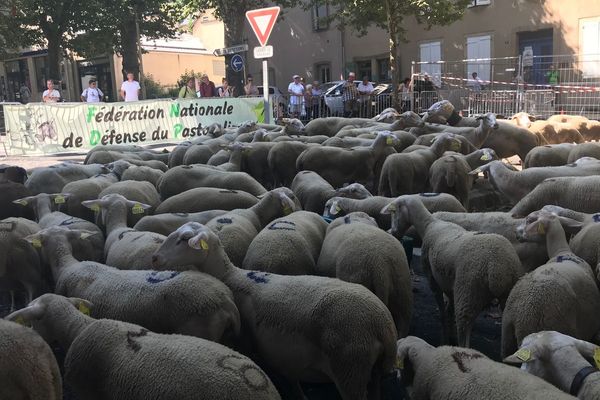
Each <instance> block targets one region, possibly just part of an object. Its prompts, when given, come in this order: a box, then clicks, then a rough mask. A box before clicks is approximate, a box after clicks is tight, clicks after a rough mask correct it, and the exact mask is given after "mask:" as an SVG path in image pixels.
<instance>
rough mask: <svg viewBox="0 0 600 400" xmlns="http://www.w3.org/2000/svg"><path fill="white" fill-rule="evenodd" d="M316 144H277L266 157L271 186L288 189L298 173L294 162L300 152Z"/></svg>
mask: <svg viewBox="0 0 600 400" xmlns="http://www.w3.org/2000/svg"><path fill="white" fill-rule="evenodd" d="M315 146H318V145H317V144H309V143H301V142H277V143H276V144H275V145H274V146H273V147H272V148H271V150H269V154H268V156H267V164H268V165H269V169H270V170H271V175H273V185H274V186H275V187H278V186H286V187H289V186H290V185H291V184H292V181H293V180H294V177H295V176H296V174H297V173H298V169H297V168H296V160H297V159H298V156H299V155H300V154H302V152H303V151H304V150H306V149H308V148H309V147H315Z"/></svg>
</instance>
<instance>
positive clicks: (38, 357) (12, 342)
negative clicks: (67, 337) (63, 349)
mask: <svg viewBox="0 0 600 400" xmlns="http://www.w3.org/2000/svg"><path fill="white" fill-rule="evenodd" d="M0 396H1V397H2V398H3V399H7V400H8V399H36V400H62V398H63V393H62V379H61V377H60V370H59V369H58V364H57V363H56V358H54V354H52V350H51V349H50V347H49V346H48V345H47V344H46V342H44V340H43V339H42V338H41V337H40V336H39V335H38V334H37V333H35V332H34V331H32V330H31V329H29V328H26V327H24V326H21V325H19V324H16V323H13V322H9V321H5V320H2V319H0Z"/></svg>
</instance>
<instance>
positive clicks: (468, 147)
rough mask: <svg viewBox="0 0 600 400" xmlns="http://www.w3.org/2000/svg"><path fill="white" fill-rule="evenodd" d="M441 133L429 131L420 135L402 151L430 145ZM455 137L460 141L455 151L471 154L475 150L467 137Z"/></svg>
mask: <svg viewBox="0 0 600 400" xmlns="http://www.w3.org/2000/svg"><path fill="white" fill-rule="evenodd" d="M441 135H443V133H429V134H426V135H421V136H419V137H418V138H417V139H416V140H415V141H414V143H413V144H412V145H411V146H409V147H407V148H406V149H404V150H402V152H403V153H410V152H413V151H415V150H418V149H422V148H426V147H430V146H431V145H432V144H433V143H434V142H435V140H436V139H437V138H438V137H439V136H441ZM456 139H458V140H459V141H460V148H458V149H456V150H455V151H456V152H457V153H460V154H463V155H467V154H471V153H472V152H474V151H477V147H476V146H475V145H473V143H471V142H469V139H467V138H466V137H464V136H462V135H457V136H456Z"/></svg>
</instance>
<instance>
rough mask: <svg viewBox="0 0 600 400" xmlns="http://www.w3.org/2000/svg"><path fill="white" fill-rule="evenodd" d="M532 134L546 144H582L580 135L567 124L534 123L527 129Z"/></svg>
mask: <svg viewBox="0 0 600 400" xmlns="http://www.w3.org/2000/svg"><path fill="white" fill-rule="evenodd" d="M527 129H529V130H530V131H531V132H533V133H534V134H536V135H538V136H541V137H543V138H544V140H545V141H546V142H548V144H560V143H583V142H584V141H585V139H584V138H583V136H582V135H581V133H580V132H579V131H578V130H577V129H576V128H574V127H573V126H572V125H571V124H569V123H561V122H554V123H553V122H548V121H542V120H540V121H534V122H532V123H530V124H529V126H528V127H527Z"/></svg>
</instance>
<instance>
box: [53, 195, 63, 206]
mask: <svg viewBox="0 0 600 400" xmlns="http://www.w3.org/2000/svg"><path fill="white" fill-rule="evenodd" d="M64 203H65V197H64V196H56V197H55V198H54V204H64Z"/></svg>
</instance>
